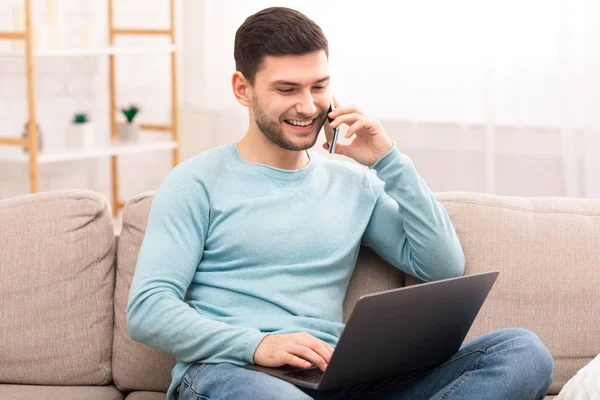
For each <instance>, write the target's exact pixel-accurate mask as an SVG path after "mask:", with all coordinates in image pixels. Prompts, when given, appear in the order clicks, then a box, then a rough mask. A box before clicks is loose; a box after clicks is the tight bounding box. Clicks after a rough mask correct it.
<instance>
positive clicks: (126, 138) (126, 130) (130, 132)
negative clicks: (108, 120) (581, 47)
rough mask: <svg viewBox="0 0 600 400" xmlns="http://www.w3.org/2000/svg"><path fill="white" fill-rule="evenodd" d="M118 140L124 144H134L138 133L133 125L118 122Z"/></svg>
mask: <svg viewBox="0 0 600 400" xmlns="http://www.w3.org/2000/svg"><path fill="white" fill-rule="evenodd" d="M117 131H118V133H119V140H120V141H121V142H126V143H135V142H137V141H138V139H139V137H140V131H139V128H138V126H137V124H135V123H133V122H132V123H128V122H120V123H119V124H118V125H117Z"/></svg>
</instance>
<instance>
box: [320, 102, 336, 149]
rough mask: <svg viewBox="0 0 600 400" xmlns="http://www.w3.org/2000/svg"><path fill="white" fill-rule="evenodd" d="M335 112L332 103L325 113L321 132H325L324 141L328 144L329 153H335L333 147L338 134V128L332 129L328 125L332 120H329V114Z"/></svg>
mask: <svg viewBox="0 0 600 400" xmlns="http://www.w3.org/2000/svg"><path fill="white" fill-rule="evenodd" d="M333 110H335V108H334V105H333V101H332V102H331V104H330V105H329V111H327V119H326V120H325V124H324V125H323V130H324V131H325V139H326V140H327V143H329V153H330V154H333V153H335V145H336V144H337V140H338V133H339V131H340V128H339V126H338V127H337V128H332V127H331V126H330V125H329V123H330V122H333V118H329V113H330V112H332V111H333Z"/></svg>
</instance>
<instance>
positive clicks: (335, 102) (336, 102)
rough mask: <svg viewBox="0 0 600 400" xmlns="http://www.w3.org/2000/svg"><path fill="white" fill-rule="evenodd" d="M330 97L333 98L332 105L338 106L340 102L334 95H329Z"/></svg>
mask: <svg viewBox="0 0 600 400" xmlns="http://www.w3.org/2000/svg"><path fill="white" fill-rule="evenodd" d="M331 98H332V99H333V105H334V106H335V108H338V107H339V106H340V102H339V101H338V99H337V98H336V97H335V96H333V95H332V96H331Z"/></svg>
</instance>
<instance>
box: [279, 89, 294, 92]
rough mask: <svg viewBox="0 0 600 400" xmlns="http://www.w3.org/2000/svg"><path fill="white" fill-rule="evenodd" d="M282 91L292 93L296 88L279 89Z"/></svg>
mask: <svg viewBox="0 0 600 400" xmlns="http://www.w3.org/2000/svg"><path fill="white" fill-rule="evenodd" d="M278 90H279V92H281V93H292V92H293V91H294V89H278Z"/></svg>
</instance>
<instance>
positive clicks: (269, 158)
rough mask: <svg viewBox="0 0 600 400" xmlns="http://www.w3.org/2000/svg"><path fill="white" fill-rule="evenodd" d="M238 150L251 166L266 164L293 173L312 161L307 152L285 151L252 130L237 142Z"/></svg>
mask: <svg viewBox="0 0 600 400" xmlns="http://www.w3.org/2000/svg"><path fill="white" fill-rule="evenodd" d="M237 148H238V152H239V153H240V156H241V157H242V159H243V160H244V161H246V162H247V163H250V164H264V165H269V166H271V167H274V168H279V169H285V170H290V171H293V170H296V169H301V168H304V167H305V166H306V165H307V164H308V162H309V161H310V158H309V156H308V154H307V152H306V151H293V150H286V149H283V148H281V147H279V146H278V145H276V144H275V143H273V142H271V141H270V140H269V139H268V138H267V137H265V135H263V134H262V133H261V132H252V131H251V130H248V132H246V135H245V136H244V137H243V138H242V139H241V140H240V141H239V142H237Z"/></svg>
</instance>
